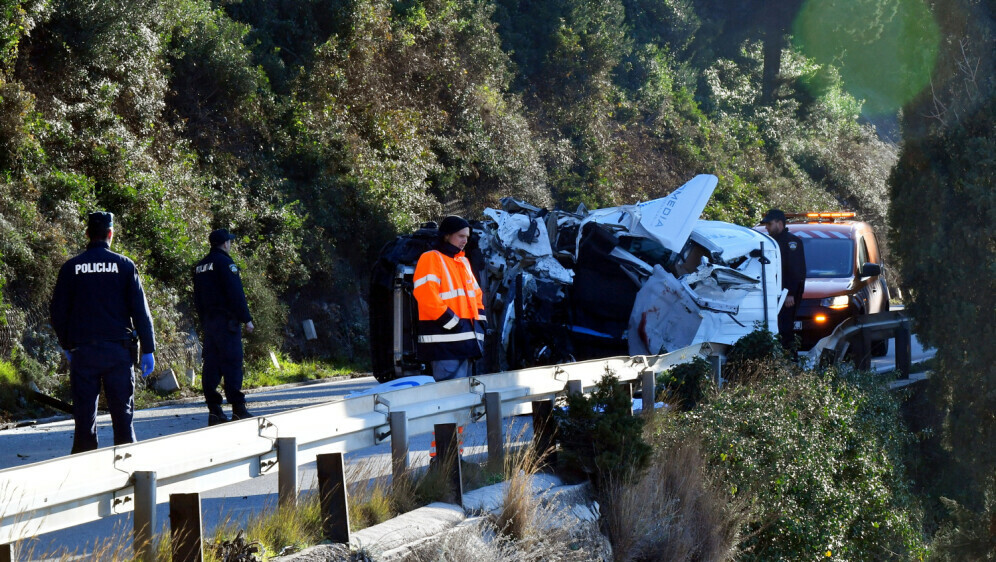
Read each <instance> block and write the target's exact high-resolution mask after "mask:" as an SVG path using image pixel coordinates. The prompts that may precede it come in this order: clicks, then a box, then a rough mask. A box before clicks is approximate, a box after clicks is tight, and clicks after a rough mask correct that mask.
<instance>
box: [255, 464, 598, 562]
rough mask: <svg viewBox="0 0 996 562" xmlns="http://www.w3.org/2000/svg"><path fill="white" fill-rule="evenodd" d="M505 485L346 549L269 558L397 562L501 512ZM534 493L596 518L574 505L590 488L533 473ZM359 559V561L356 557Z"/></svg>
mask: <svg viewBox="0 0 996 562" xmlns="http://www.w3.org/2000/svg"><path fill="white" fill-rule="evenodd" d="M506 485H507V483H505V482H502V483H499V484H494V485H491V486H486V487H484V488H479V489H477V490H472V491H470V492H467V493H465V494H464V495H463V503H464V506H463V507H460V506H458V505H454V504H448V503H441V502H440V503H433V504H429V505H427V506H425V507H420V508H418V509H415V510H413V511H409V512H408V513H404V514H401V515H399V516H397V517H395V518H394V519H391V520H390V521H385V522H383V523H380V524H378V525H374V526H372V527H367V528H366V529H361V530H359V531H357V532H355V533H353V535H352V537H351V540H350V544H349V546H348V547H346V545H332V544H322V545H317V546H312V547H309V548H307V549H305V550H302V551H301V552H298V553H295V554H292V555H289V556H283V557H274V558H271V560H272V561H273V562H319V561H322V562H325V561H332V560H348V559H350V558H349V552H350V551H354V552H355V551H364V552H368V553H373V554H374V555H375V556H376V559H377V560H383V561H390V560H395V559H402V558H404V556H405V555H406V554H408V553H409V552H411V550H412V549H413V548H415V547H417V546H419V545H421V544H423V543H425V542H426V541H430V540H434V539H437V538H439V537H441V536H443V535H445V534H446V533H449V532H453V531H455V530H456V529H458V528H461V527H465V526H468V525H474V524H477V523H480V522H481V521H482V519H484V518H485V517H487V516H488V515H490V514H497V513H498V512H500V511H501V508H502V501H503V497H504V494H505V487H506ZM532 489H533V494H534V495H537V496H543V501H545V502H547V501H549V502H556V503H557V504H559V505H563V506H565V507H567V508H568V509H569V510H570V512H571V514H573V515H574V517H576V518H577V519H578V520H586V519H587V520H592V519H593V518H594V519H597V514H594V513H593V512H592V511H591V510H589V509H588V508H587V507H586V506H580V505H574V504H580V503H584V502H586V501H587V498H588V493H589V490H590V484H588V483H583V484H575V485H563V483H562V482H561V480H560V478H558V477H556V476H553V475H549V474H537V475H535V476H534V477H533V481H532ZM358 559H362V558H358Z"/></svg>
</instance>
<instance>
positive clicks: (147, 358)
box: [141, 353, 156, 378]
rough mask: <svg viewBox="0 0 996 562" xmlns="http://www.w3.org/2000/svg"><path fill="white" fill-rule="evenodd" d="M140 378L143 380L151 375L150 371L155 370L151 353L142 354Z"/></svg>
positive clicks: (154, 362) (154, 360) (154, 361)
mask: <svg viewBox="0 0 996 562" xmlns="http://www.w3.org/2000/svg"><path fill="white" fill-rule="evenodd" d="M141 367H142V378H145V377H147V376H149V375H150V374H152V369H155V368H156V358H155V357H153V356H152V354H151V353H143V354H142V362H141Z"/></svg>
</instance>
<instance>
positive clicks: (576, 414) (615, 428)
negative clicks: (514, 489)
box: [554, 372, 650, 486]
mask: <svg viewBox="0 0 996 562" xmlns="http://www.w3.org/2000/svg"><path fill="white" fill-rule="evenodd" d="M632 407H633V403H632V399H631V398H630V395H629V393H628V392H626V391H625V390H624V389H623V388H622V386H621V385H620V384H619V379H618V378H617V377H616V376H615V375H614V374H612V373H611V372H606V373H605V376H603V377H602V379H601V380H600V381H599V382H598V385H597V386H596V387H595V390H594V391H593V392H592V393H591V395H590V396H585V395H583V394H569V395H568V396H567V407H566V409H556V410H555V411H554V417H555V419H556V422H557V435H556V439H557V440H558V441H559V443H560V454H559V456H558V460H560V461H561V462H563V464H564V465H565V467H567V468H568V469H569V470H572V471H578V472H581V473H583V474H586V475H588V476H590V477H591V478H592V480H593V482H594V483H595V484H596V486H598V485H601V484H607V483H609V482H615V483H619V482H624V481H627V480H629V479H630V478H632V477H634V476H635V475H637V474H638V473H639V471H640V470H642V469H643V468H645V467H646V466H647V463H648V462H649V461H650V446H649V445H647V444H646V442H644V440H643V435H642V431H643V424H644V419H643V418H642V417H640V416H634V415H632V413H631V411H632Z"/></svg>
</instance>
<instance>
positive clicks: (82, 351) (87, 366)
mask: <svg viewBox="0 0 996 562" xmlns="http://www.w3.org/2000/svg"><path fill="white" fill-rule="evenodd" d="M72 355H73V360H72V362H71V364H70V368H69V386H70V389H71V391H72V395H73V419H74V420H75V421H76V430H75V433H74V434H73V451H72V452H73V453H81V452H83V451H92V450H93V449H96V448H97V400H98V398H99V397H100V385H101V384H103V385H104V395H105V396H106V397H107V408H108V409H109V410H110V411H111V426H112V427H113V428H114V444H115V445H123V444H125V443H134V442H135V428H134V426H133V425H132V418H133V416H134V413H135V373H134V371H133V369H132V364H131V357H130V354H129V353H128V349H127V347H126V346H125V345H124V344H122V343H120V342H100V343H93V344H86V345H81V346H79V347H77V348H76V349H74V350H73V351H72Z"/></svg>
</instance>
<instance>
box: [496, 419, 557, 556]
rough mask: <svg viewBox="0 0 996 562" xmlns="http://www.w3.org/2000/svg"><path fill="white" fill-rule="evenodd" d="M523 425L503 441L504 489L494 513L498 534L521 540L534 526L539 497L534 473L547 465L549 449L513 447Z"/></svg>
mask: <svg viewBox="0 0 996 562" xmlns="http://www.w3.org/2000/svg"><path fill="white" fill-rule="evenodd" d="M524 431H525V430H524V429H523V430H522V431H520V434H519V435H518V436H516V437H515V438H506V443H505V462H504V473H505V493H504V496H503V498H502V506H501V512H500V513H498V515H497V516H496V517H495V526H496V528H497V529H498V531H499V532H500V533H501V534H504V535H506V536H508V537H511V538H512V539H515V540H524V539H526V538H527V537H528V535H529V533H530V531H531V530H532V529H535V528H536V526H537V525H536V523H537V516H538V515H539V513H540V501H539V499H538V498H537V497H536V495H535V494H534V493H533V476H535V475H536V474H537V473H538V472H540V471H541V470H542V469H543V468H544V467H545V466H546V460H547V458H548V457H549V456H550V453H551V452H552V450H548V451H537V450H536V448H535V447H532V446H530V445H527V446H519V447H513V445H512V444H513V443H517V442H521V441H522V440H523V439H522V437H523V433H524Z"/></svg>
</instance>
